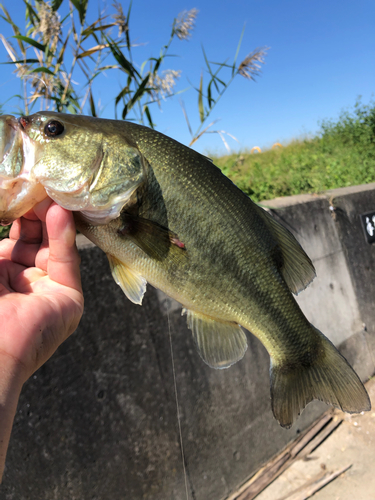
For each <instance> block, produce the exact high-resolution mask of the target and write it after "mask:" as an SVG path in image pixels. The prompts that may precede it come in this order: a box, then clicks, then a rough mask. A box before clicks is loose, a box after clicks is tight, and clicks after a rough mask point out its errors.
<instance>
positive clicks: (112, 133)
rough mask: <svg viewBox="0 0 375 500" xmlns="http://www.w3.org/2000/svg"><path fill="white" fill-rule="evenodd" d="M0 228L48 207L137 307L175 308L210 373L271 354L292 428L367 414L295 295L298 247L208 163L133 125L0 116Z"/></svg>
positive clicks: (306, 279) (300, 275) (273, 377)
mask: <svg viewBox="0 0 375 500" xmlns="http://www.w3.org/2000/svg"><path fill="white" fill-rule="evenodd" d="M0 137H1V139H0V159H2V160H1V165H0V200H1V201H0V222H1V224H3V225H6V224H9V223H11V222H12V221H13V220H15V219H16V218H18V217H20V216H22V215H23V214H24V213H25V212H27V211H28V210H29V209H30V208H32V206H34V205H35V203H37V202H38V201H41V199H43V198H44V197H47V196H49V197H50V198H52V199H53V200H54V201H56V203H58V204H60V205H61V206H62V207H64V208H66V209H68V210H72V211H73V212H74V216H75V221H76V226H77V229H78V230H79V231H80V232H81V233H83V234H84V235H85V236H87V237H88V238H89V239H90V240H91V241H92V242H93V243H95V244H96V245H97V246H98V247H99V248H101V249H102V250H103V251H104V252H105V253H106V255H107V257H108V261H109V266H110V269H111V272H112V276H113V278H114V280H115V281H116V283H117V284H118V285H119V286H120V287H121V288H122V290H123V292H124V293H125V295H126V296H127V297H128V299H129V300H131V301H132V302H134V303H135V304H141V303H142V298H143V296H144V293H145V291H146V285H147V283H150V284H151V285H152V286H154V287H156V288H158V289H160V290H162V291H163V292H165V293H166V294H167V295H168V296H170V297H172V298H173V299H175V300H177V301H178V302H179V303H181V305H182V307H183V310H182V313H183V314H185V315H186V319H187V326H188V328H189V329H190V330H191V332H192V335H193V339H194V343H195V345H196V347H197V350H198V353H199V355H200V357H201V358H202V359H203V361H204V362H205V363H206V364H207V365H209V366H210V367H212V368H216V369H223V368H228V367H229V366H231V365H233V364H234V363H236V362H237V361H239V360H241V359H242V358H243V356H244V355H245V352H246V350H247V336H246V333H245V331H244V329H246V330H247V331H248V332H250V333H251V334H253V335H255V336H256V337H257V338H258V339H259V340H260V341H261V343H262V344H263V345H264V347H265V348H266V349H267V351H268V353H269V355H270V393H271V407H272V411H273V415H274V417H275V418H276V420H277V421H278V422H279V423H280V425H281V426H282V427H285V428H289V427H290V426H291V425H292V424H293V422H294V421H295V420H296V418H297V417H298V415H299V414H300V413H301V411H302V410H303V409H304V408H305V406H306V405H307V404H308V403H309V402H311V401H312V400H314V399H317V400H320V401H324V402H325V403H327V404H329V405H332V406H334V407H337V408H340V409H341V410H343V411H345V412H348V413H356V412H362V411H367V410H369V409H370V400H369V397H368V394H367V392H366V389H365V388H364V386H363V384H362V382H361V380H360V378H359V377H358V375H357V374H356V373H355V371H354V370H353V368H352V367H351V366H350V365H349V363H348V362H347V361H346V359H345V358H344V357H343V356H342V355H341V354H340V353H339V352H338V350H337V349H336V348H335V347H334V345H333V344H332V343H331V342H330V341H329V340H328V338H327V337H325V336H324V334H323V333H322V332H320V331H319V330H318V329H317V328H315V327H314V326H313V325H312V324H311V323H310V322H309V321H308V319H307V318H306V317H305V316H304V314H303V312H302V311H301V309H300V308H299V306H298V304H297V302H296V300H295V299H294V297H293V294H298V293H299V292H301V291H302V290H303V289H304V288H306V287H307V286H308V284H309V283H310V282H311V281H312V280H313V279H314V277H315V269H314V266H313V263H312V261H311V260H310V258H309V257H308V256H307V255H306V253H305V252H304V250H303V249H302V247H301V246H300V244H299V243H298V242H297V240H296V239H295V237H294V236H293V235H292V234H291V233H290V232H289V231H288V230H287V229H286V228H285V227H284V226H282V225H281V224H279V223H278V222H277V221H276V220H275V219H274V218H273V217H272V215H271V214H270V213H268V212H267V211H265V210H264V209H262V208H261V207H260V206H258V205H257V204H255V203H254V202H253V201H252V200H251V199H250V198H249V197H248V196H246V195H245V194H244V193H243V192H242V191H241V190H240V189H238V188H237V187H236V186H235V185H234V184H233V183H232V182H231V181H230V180H229V179H228V178H227V177H225V176H224V175H223V174H222V172H221V171H220V169H219V168H217V167H216V166H215V165H214V163H213V162H212V161H211V160H210V159H208V158H207V157H205V156H203V155H201V154H199V153H197V152H196V151H194V150H192V149H190V148H188V147H186V146H184V145H182V144H180V143H178V142H177V141H175V140H173V139H171V138H169V137H167V136H165V135H163V134H161V133H159V132H156V131H155V130H152V129H150V128H147V127H144V126H142V125H138V124H135V123H132V122H125V121H117V120H106V119H99V118H92V117H88V116H81V115H80V116H76V115H69V114H62V113H55V112H50V111H41V112H38V113H35V114H33V115H30V116H24V117H21V118H19V119H16V118H15V117H13V116H10V115H5V116H2V117H0Z"/></svg>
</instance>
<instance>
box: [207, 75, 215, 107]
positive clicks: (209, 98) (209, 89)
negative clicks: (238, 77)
mask: <svg viewBox="0 0 375 500" xmlns="http://www.w3.org/2000/svg"><path fill="white" fill-rule="evenodd" d="M212 82H213V80H211V81H210V83H209V84H208V87H207V101H208V107H209V108H210V109H211V106H212V103H213V102H215V101H214V99H213V98H212V95H211V84H212Z"/></svg>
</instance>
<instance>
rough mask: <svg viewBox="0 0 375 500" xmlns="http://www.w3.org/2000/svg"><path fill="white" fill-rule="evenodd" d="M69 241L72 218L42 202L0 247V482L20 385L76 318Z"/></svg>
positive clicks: (77, 288)
mask: <svg viewBox="0 0 375 500" xmlns="http://www.w3.org/2000/svg"><path fill="white" fill-rule="evenodd" d="M75 235H76V231H75V225H74V220H73V215H72V213H71V212H68V211H67V210H64V209H63V208H61V207H60V206H58V205H56V204H55V203H53V202H52V200H50V199H49V198H47V199H46V200H44V201H42V202H41V203H39V204H38V205H37V206H35V207H34V209H33V210H31V211H30V212H28V213H27V214H25V215H24V216H23V217H22V218H21V219H18V220H17V221H15V222H14V223H13V226H12V228H11V231H10V234H9V239H5V240H3V241H2V242H1V243H0V480H1V476H2V471H3V467H4V462H5V454H6V449H7V446H8V441H9V436H10V431H11V427H12V423H13V418H14V413H15V410H16V407H17V402H18V398H19V394H20V392H21V388H22V385H23V384H24V382H25V381H26V380H27V379H28V378H29V377H30V375H32V373H34V372H35V371H36V370H37V369H38V368H39V367H40V366H41V365H42V364H43V363H45V361H47V359H48V358H49V357H50V356H51V355H52V354H53V353H54V352H55V350H56V349H57V348H58V346H59V345H60V344H61V343H62V342H63V341H64V340H66V338H67V337H68V336H69V335H70V334H71V333H73V332H74V330H75V329H76V328H77V326H78V323H79V321H80V318H81V316H82V312H83V295H82V288H81V279H80V272H79V263H80V257H79V254H78V251H77V248H76V246H75Z"/></svg>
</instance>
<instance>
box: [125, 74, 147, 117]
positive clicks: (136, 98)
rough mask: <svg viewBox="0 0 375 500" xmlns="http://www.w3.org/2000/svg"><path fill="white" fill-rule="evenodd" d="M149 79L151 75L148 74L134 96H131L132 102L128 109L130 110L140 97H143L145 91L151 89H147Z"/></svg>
mask: <svg viewBox="0 0 375 500" xmlns="http://www.w3.org/2000/svg"><path fill="white" fill-rule="evenodd" d="M148 79H149V75H148V74H147V76H146V78H144V79H143V80H142V82H141V84H140V85H139V87H138V88H137V90H136V92H135V94H134V95H133V97H132V98H131V100H130V103H129V106H128V110H130V109H131V108H132V107H133V106H134V104H135V103H136V102H137V101H138V99H140V98H141V97H142V95H143V94H144V93H145V92H148V91H149V89H146V85H147V83H148Z"/></svg>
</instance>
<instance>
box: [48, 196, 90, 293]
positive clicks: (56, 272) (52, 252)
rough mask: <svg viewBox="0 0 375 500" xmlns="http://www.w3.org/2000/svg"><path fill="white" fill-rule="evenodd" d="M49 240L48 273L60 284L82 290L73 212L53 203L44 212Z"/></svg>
mask: <svg viewBox="0 0 375 500" xmlns="http://www.w3.org/2000/svg"><path fill="white" fill-rule="evenodd" d="M46 224H47V231H48V240H49V257H48V266H47V270H48V275H49V277H50V278H51V279H52V280H53V281H56V282H57V283H60V284H61V285H65V286H68V287H70V288H74V289H75V290H78V291H80V292H81V291H82V287H81V276H80V271H79V264H80V260H81V259H80V256H79V253H78V250H77V247H76V243H75V239H76V228H75V224H74V219H73V214H72V212H69V211H68V210H65V209H64V208H61V207H60V206H59V205H56V204H55V203H54V204H53V205H51V206H50V207H49V209H48V211H47V214H46Z"/></svg>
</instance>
